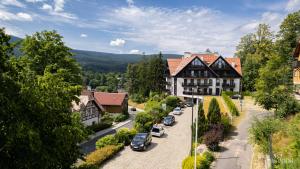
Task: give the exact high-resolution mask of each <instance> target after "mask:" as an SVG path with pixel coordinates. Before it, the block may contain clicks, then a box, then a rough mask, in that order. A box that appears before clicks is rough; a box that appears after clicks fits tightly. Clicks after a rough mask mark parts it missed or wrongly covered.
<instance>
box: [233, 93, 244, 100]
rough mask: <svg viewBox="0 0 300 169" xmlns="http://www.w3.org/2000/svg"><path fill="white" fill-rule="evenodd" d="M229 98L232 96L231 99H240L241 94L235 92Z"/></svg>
mask: <svg viewBox="0 0 300 169" xmlns="http://www.w3.org/2000/svg"><path fill="white" fill-rule="evenodd" d="M231 98H232V99H241V98H242V96H241V95H239V94H235V95H232V96H231Z"/></svg>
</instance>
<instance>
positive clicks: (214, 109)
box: [207, 98, 221, 124]
mask: <svg viewBox="0 0 300 169" xmlns="http://www.w3.org/2000/svg"><path fill="white" fill-rule="evenodd" d="M207 119H208V122H209V124H218V123H219V122H220V121H221V113H220V107H219V103H218V101H217V99H216V98H213V99H212V100H211V101H210V103H209V107H208V114H207Z"/></svg>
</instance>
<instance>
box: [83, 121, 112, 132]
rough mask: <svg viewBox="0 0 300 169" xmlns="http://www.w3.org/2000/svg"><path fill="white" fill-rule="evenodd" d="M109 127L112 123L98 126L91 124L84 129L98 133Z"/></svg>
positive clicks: (102, 123) (103, 123)
mask: <svg viewBox="0 0 300 169" xmlns="http://www.w3.org/2000/svg"><path fill="white" fill-rule="evenodd" d="M111 126H112V122H110V123H107V122H100V123H98V124H93V125H91V126H87V127H86V128H87V130H89V131H93V132H98V131H101V130H104V129H107V128H109V127H111Z"/></svg>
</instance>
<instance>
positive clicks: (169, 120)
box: [163, 115, 175, 126]
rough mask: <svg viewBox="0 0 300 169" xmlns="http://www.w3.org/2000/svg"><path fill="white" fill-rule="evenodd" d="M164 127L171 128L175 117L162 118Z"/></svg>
mask: <svg viewBox="0 0 300 169" xmlns="http://www.w3.org/2000/svg"><path fill="white" fill-rule="evenodd" d="M163 122H164V125H166V126H172V125H173V124H174V122H175V117H174V116H173V115H168V116H167V117H165V118H164V121H163Z"/></svg>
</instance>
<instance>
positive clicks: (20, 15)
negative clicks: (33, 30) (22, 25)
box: [17, 12, 32, 21]
mask: <svg viewBox="0 0 300 169" xmlns="http://www.w3.org/2000/svg"><path fill="white" fill-rule="evenodd" d="M17 16H18V17H19V18H20V19H24V20H25V21H32V17H31V15H29V14H28V13H23V12H19V13H17Z"/></svg>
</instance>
